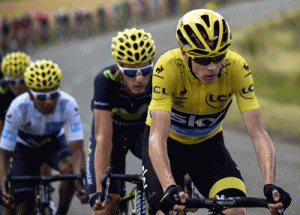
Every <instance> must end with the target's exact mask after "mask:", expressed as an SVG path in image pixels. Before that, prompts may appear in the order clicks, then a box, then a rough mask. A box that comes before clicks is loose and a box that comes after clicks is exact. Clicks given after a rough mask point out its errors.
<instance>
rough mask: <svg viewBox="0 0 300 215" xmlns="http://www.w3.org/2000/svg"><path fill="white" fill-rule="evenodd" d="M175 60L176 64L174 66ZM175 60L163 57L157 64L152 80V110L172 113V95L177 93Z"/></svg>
mask: <svg viewBox="0 0 300 215" xmlns="http://www.w3.org/2000/svg"><path fill="white" fill-rule="evenodd" d="M172 60H174V62H173V63H174V64H172ZM178 69H179V68H177V67H176V64H175V59H171V60H170V59H166V57H165V56H162V57H161V58H160V59H159V60H158V61H157V63H156V64H155V67H154V70H153V78H152V99H151V103H150V111H151V110H164V111H168V112H171V111H172V95H173V93H174V91H175V86H176V84H177V83H176V78H177V75H176V74H177V73H176V72H174V71H175V70H178Z"/></svg>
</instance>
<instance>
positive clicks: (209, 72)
mask: <svg viewBox="0 0 300 215" xmlns="http://www.w3.org/2000/svg"><path fill="white" fill-rule="evenodd" d="M181 53H182V56H183V58H184V59H185V60H186V61H189V56H188V55H187V53H186V52H185V51H183V50H181ZM223 61H224V59H223V60H221V61H220V62H218V63H215V62H211V63H210V64H208V65H201V64H197V63H196V62H194V61H193V60H192V70H193V71H192V72H193V73H194V75H195V76H196V77H197V78H198V79H199V80H200V81H201V82H202V83H203V84H213V83H215V81H216V80H217V78H218V75H219V72H220V69H221V67H222V64H223Z"/></svg>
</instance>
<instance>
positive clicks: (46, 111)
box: [39, 107, 55, 115]
mask: <svg viewBox="0 0 300 215" xmlns="http://www.w3.org/2000/svg"><path fill="white" fill-rule="evenodd" d="M39 111H40V112H41V113H42V114H44V115H50V114H53V113H54V111H55V107H50V108H40V110H39Z"/></svg>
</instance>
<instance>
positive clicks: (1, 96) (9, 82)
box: [0, 52, 30, 134]
mask: <svg viewBox="0 0 300 215" xmlns="http://www.w3.org/2000/svg"><path fill="white" fill-rule="evenodd" d="M29 64H30V56H28V55H27V54H25V53H23V52H11V53H9V54H7V55H5V56H4V57H3V59H2V62H1V71H2V75H3V77H2V79H1V80H0V100H1V102H0V134H1V132H2V129H3V123H4V118H5V114H6V112H7V109H8V107H9V105H10V103H11V101H12V100H13V99H14V98H15V97H16V96H18V95H20V94H22V93H24V92H26V91H27V87H26V85H25V84H24V72H25V69H26V68H27V67H28V66H29Z"/></svg>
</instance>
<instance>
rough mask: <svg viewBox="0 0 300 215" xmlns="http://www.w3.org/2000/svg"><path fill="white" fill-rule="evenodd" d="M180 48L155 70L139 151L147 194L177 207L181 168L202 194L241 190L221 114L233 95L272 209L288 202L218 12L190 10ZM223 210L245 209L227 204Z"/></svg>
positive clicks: (162, 205)
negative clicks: (141, 148) (277, 181)
mask: <svg viewBox="0 0 300 215" xmlns="http://www.w3.org/2000/svg"><path fill="white" fill-rule="evenodd" d="M176 38H177V41H178V43H179V45H180V48H178V49H174V50H170V51H168V52H166V53H165V54H164V55H162V56H161V57H160V59H159V60H158V61H157V63H156V65H155V67H154V70H153V82H152V89H153V91H152V100H151V103H150V106H149V111H148V116H147V121H146V124H147V125H146V129H145V135H144V151H143V178H144V187H145V191H146V198H147V200H148V202H149V204H150V207H151V208H152V209H153V210H154V211H157V214H162V213H165V214H166V213H168V212H169V211H170V210H177V211H182V210H183V209H184V206H182V205H180V202H179V201H176V198H174V194H177V195H179V196H180V200H181V202H183V201H184V199H185V198H187V197H188V194H186V193H185V192H183V188H182V187H183V182H184V179H183V178H184V177H183V176H184V175H185V174H186V173H188V174H189V175H190V177H191V179H192V181H193V182H194V183H195V185H196V187H197V189H198V190H199V192H200V193H201V194H202V195H203V196H204V197H207V198H213V197H219V198H222V197H233V196H246V188H245V184H244V181H243V178H242V176H241V173H240V170H239V169H238V167H237V165H236V164H235V162H234V161H233V160H232V158H231V156H230V153H229V152H228V150H227V149H226V147H225V145H224V140H223V134H222V123H223V119H224V117H225V115H226V113H227V110H228V109H229V106H230V105H231V103H232V99H233V96H235V97H236V100H237V104H238V106H239V110H240V112H241V114H242V118H243V121H244V124H245V127H246V129H247V131H248V134H249V136H250V137H251V139H252V141H253V144H254V148H255V151H256V154H257V157H258V162H259V165H260V168H261V170H262V173H263V177H264V183H265V186H264V194H265V196H266V198H267V199H268V201H269V202H271V203H272V204H269V209H270V212H271V214H277V209H279V208H283V209H285V208H287V207H288V206H289V204H290V202H291V198H290V196H289V194H288V193H287V192H286V191H284V190H283V189H281V188H280V187H278V186H276V185H275V165H276V163H275V151H274V146H273V143H272V141H271V139H270V137H269V136H268V134H267V132H266V130H265V128H264V125H263V122H262V119H261V116H260V111H259V105H258V102H257V100H256V97H255V93H254V85H253V79H252V75H251V72H250V70H249V67H248V65H247V63H246V61H245V60H244V59H243V58H242V57H241V56H240V55H238V54H237V53H234V52H232V51H230V50H229V49H228V47H229V46H230V45H231V40H232V37H231V32H230V28H229V25H228V24H227V22H226V21H225V20H224V18H223V17H222V16H221V15H220V14H218V13H216V12H214V11H212V10H207V9H199V10H193V11H190V12H189V13H187V14H186V15H184V16H183V17H182V18H181V19H180V20H179V23H178V26H177V32H176ZM224 214H239V215H244V214H246V210H245V209H244V208H233V209H227V210H225V211H224Z"/></svg>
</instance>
